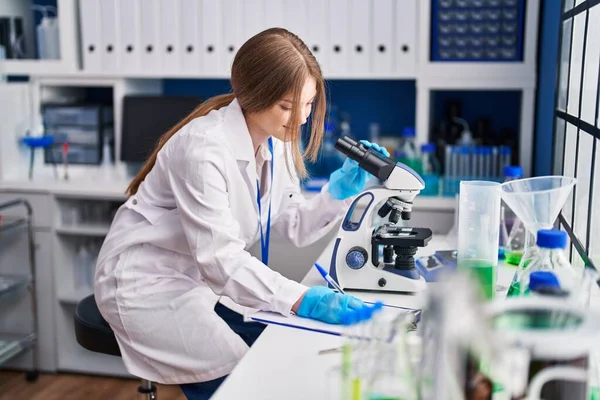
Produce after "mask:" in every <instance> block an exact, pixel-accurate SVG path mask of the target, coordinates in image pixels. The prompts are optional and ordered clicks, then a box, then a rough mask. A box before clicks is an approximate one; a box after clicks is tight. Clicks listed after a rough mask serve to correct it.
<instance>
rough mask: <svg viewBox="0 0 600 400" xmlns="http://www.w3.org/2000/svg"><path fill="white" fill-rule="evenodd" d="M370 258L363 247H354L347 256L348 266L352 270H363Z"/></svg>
mask: <svg viewBox="0 0 600 400" xmlns="http://www.w3.org/2000/svg"><path fill="white" fill-rule="evenodd" d="M368 256H369V255H368V254H367V251H366V250H365V249H363V248H362V247H353V248H351V249H350V250H348V254H346V264H348V266H349V267H350V268H352V269H361V268H362V267H363V266H364V265H365V264H366V263H367V258H368Z"/></svg>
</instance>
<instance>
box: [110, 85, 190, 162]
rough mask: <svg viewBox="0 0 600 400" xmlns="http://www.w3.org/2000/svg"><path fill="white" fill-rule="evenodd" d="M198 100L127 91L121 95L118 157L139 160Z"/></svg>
mask: <svg viewBox="0 0 600 400" xmlns="http://www.w3.org/2000/svg"><path fill="white" fill-rule="evenodd" d="M201 102H202V98H200V97H194V96H147V95H143V96H141V95H129V96H125V97H124V99H123V128H122V131H121V161H124V162H130V163H143V162H145V161H146V159H147V158H148V156H149V155H150V154H151V153H152V151H153V150H154V147H155V146H156V143H157V142H158V139H159V138H160V136H162V135H163V134H164V133H165V132H167V131H168V130H169V129H171V128H172V127H173V126H175V125H176V124H177V123H178V122H179V121H181V120H182V119H183V118H185V117H186V116H187V115H188V114H189V113H191V112H192V111H193V110H194V109H195V108H196V107H198V105H199V104H200V103H201Z"/></svg>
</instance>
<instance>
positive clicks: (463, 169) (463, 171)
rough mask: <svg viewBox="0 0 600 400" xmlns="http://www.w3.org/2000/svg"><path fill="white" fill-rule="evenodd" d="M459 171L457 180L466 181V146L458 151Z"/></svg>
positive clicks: (467, 168)
mask: <svg viewBox="0 0 600 400" xmlns="http://www.w3.org/2000/svg"><path fill="white" fill-rule="evenodd" d="M459 152H460V153H459V160H460V162H459V170H458V176H459V179H461V180H463V179H467V178H468V176H469V172H470V171H469V169H470V168H469V153H470V151H469V148H468V147H467V146H461V147H460V150H459Z"/></svg>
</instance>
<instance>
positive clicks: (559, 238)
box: [536, 229, 567, 249]
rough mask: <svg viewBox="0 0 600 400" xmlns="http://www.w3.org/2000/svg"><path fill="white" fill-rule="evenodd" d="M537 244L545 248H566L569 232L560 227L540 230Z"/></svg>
mask: <svg viewBox="0 0 600 400" xmlns="http://www.w3.org/2000/svg"><path fill="white" fill-rule="evenodd" d="M536 244H537V246H538V247H541V248H544V249H564V248H565V247H567V232H565V231H561V230H558V229H541V230H539V231H538V234H537V240H536Z"/></svg>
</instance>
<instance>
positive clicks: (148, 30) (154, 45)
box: [140, 0, 162, 72]
mask: <svg viewBox="0 0 600 400" xmlns="http://www.w3.org/2000/svg"><path fill="white" fill-rule="evenodd" d="M159 1H160V0H143V7H140V28H141V29H140V40H141V45H142V49H141V54H140V59H141V65H142V70H143V71H145V72H146V71H148V72H161V70H162V65H161V57H160V50H161V49H160V41H159V34H160V33H159V27H160V3H159Z"/></svg>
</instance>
